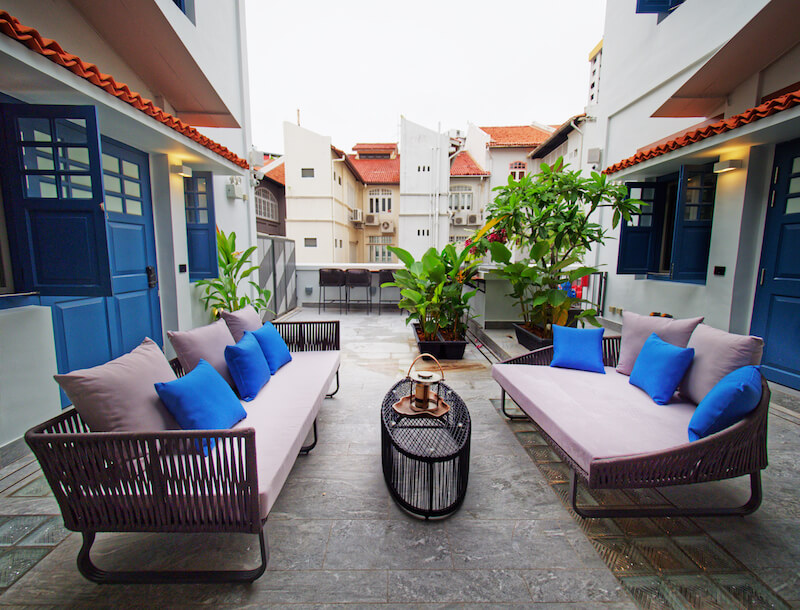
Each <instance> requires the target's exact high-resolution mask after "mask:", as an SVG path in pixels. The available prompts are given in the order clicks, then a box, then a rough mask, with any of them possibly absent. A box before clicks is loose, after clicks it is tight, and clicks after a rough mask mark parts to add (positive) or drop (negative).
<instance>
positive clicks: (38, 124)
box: [17, 118, 53, 142]
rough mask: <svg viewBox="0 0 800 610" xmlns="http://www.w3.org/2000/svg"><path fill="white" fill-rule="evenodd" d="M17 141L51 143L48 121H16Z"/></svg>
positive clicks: (24, 119) (21, 119) (23, 119)
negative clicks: (17, 129)
mask: <svg viewBox="0 0 800 610" xmlns="http://www.w3.org/2000/svg"><path fill="white" fill-rule="evenodd" d="M17 126H18V127H19V139H20V140H21V141H22V142H52V141H53V138H52V135H51V133H50V120H49V119H31V118H19V119H17Z"/></svg>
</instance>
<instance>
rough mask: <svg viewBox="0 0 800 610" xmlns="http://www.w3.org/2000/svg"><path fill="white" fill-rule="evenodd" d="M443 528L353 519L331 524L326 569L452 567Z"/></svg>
mask: <svg viewBox="0 0 800 610" xmlns="http://www.w3.org/2000/svg"><path fill="white" fill-rule="evenodd" d="M452 567H453V559H452V557H451V551H450V543H449V541H448V535H447V532H446V531H445V528H444V525H443V524H441V523H439V522H436V521H428V522H425V521H418V520H412V518H410V517H409V518H408V519H396V520H390V521H387V520H382V521H371V520H369V521H368V520H355V521H337V522H335V523H334V524H333V528H332V530H331V536H330V540H329V541H328V551H327V553H326V555H325V568H326V569H328V570H344V569H349V570H367V569H390V570H395V569H415V568H416V569H422V568H424V569H437V568H439V569H442V568H445V569H446V568H452Z"/></svg>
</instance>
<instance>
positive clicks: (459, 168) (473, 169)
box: [450, 150, 489, 176]
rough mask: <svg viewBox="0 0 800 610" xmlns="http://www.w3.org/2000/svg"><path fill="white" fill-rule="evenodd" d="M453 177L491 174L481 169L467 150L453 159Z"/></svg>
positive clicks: (451, 173) (451, 172) (451, 169)
mask: <svg viewBox="0 0 800 610" xmlns="http://www.w3.org/2000/svg"><path fill="white" fill-rule="evenodd" d="M450 175H451V176H488V175H489V172H486V171H484V170H483V169H481V166H480V165H478V164H477V163H476V162H475V159H473V158H472V155H471V154H469V153H468V152H467V151H466V150H462V151H461V152H460V153H458V154H457V155H456V156H455V157H454V158H453V163H452V164H451V165H450Z"/></svg>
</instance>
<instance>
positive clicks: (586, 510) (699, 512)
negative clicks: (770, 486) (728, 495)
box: [570, 470, 762, 519]
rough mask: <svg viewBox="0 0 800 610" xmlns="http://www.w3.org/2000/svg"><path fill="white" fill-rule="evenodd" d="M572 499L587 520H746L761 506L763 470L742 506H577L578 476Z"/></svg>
mask: <svg viewBox="0 0 800 610" xmlns="http://www.w3.org/2000/svg"><path fill="white" fill-rule="evenodd" d="M570 497H571V499H572V510H574V511H575V512H576V513H577V514H578V515H580V516H581V517H584V518H585V519H600V518H607V517H612V518H617V517H632V518H638V517H744V516H746V515H749V514H752V513H754V512H755V511H756V509H758V507H759V506H760V505H761V499H762V492H761V471H760V470H757V471H756V472H751V473H750V499H749V500H748V501H747V502H745V503H744V504H743V505H741V506H735V507H726V506H722V507H719V508H712V507H696V508H689V507H686V508H681V507H679V506H671V507H657V506H578V503H577V499H578V476H577V475H576V474H575V471H574V470H573V471H572V472H571V474H570Z"/></svg>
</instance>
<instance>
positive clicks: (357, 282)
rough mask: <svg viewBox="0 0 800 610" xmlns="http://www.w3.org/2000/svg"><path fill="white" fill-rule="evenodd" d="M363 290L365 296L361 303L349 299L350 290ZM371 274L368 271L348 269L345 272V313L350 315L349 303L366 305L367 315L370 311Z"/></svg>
mask: <svg viewBox="0 0 800 610" xmlns="http://www.w3.org/2000/svg"><path fill="white" fill-rule="evenodd" d="M353 288H364V289H366V291H367V296H366V298H365V299H364V300H363V301H354V300H352V299H351V298H350V290H351V289H353ZM371 288H372V273H371V272H370V270H369V269H348V270H347V271H346V272H345V301H346V302H347V313H350V303H367V315H369V313H370V311H372V290H371Z"/></svg>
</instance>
